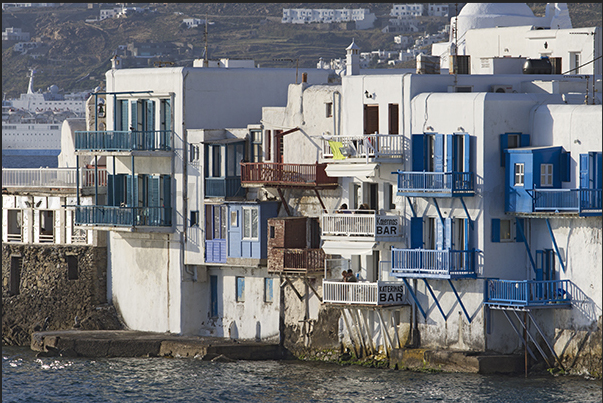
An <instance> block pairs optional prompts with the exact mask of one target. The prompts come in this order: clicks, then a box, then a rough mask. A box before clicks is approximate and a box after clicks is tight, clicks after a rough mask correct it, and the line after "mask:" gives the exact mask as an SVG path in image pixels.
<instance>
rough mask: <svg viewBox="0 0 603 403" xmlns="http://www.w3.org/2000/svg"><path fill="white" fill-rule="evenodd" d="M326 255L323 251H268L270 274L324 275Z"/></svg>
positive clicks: (281, 249)
mask: <svg viewBox="0 0 603 403" xmlns="http://www.w3.org/2000/svg"><path fill="white" fill-rule="evenodd" d="M326 256H327V255H326V254H325V253H324V251H323V250H322V249H284V248H270V249H269V250H268V272H269V273H297V274H313V273H322V271H323V270H324V262H325V258H326Z"/></svg>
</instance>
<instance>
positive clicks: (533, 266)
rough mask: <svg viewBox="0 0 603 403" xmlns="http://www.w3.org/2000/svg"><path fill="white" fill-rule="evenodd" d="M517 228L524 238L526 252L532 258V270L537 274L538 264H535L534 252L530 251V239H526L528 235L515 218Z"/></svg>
mask: <svg viewBox="0 0 603 403" xmlns="http://www.w3.org/2000/svg"><path fill="white" fill-rule="evenodd" d="M515 228H517V229H518V230H519V233H520V235H521V237H522V238H523V243H524V245H525V246H526V250H527V251H528V257H529V258H530V263H531V264H532V270H534V273H536V263H534V258H533V257H532V251H530V245H528V239H527V238H526V234H524V232H523V229H522V228H521V225H519V220H518V218H517V217H515Z"/></svg>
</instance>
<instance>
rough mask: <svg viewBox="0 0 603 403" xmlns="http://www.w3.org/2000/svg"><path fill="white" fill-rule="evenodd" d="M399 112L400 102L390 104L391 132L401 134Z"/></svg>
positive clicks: (389, 121) (389, 119)
mask: <svg viewBox="0 0 603 403" xmlns="http://www.w3.org/2000/svg"><path fill="white" fill-rule="evenodd" d="M398 112H399V108H398V104H389V105H388V125H389V134H400V128H399V126H400V125H399V118H398Z"/></svg>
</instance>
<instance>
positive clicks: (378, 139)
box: [322, 134, 404, 159]
mask: <svg viewBox="0 0 603 403" xmlns="http://www.w3.org/2000/svg"><path fill="white" fill-rule="evenodd" d="M338 143H341V146H340V147H339V150H333V149H332V148H331V147H336V146H339V144H338ZM339 153H341V155H343V156H344V157H345V158H399V157H402V155H403V154H404V136H402V135H400V134H366V135H364V136H331V137H329V138H328V139H323V141H322V156H323V158H329V159H331V158H334V157H336V156H338V155H339Z"/></svg>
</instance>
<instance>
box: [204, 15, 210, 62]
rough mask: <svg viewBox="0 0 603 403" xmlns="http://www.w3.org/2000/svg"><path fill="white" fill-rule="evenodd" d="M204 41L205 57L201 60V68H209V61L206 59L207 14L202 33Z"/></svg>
mask: <svg viewBox="0 0 603 403" xmlns="http://www.w3.org/2000/svg"><path fill="white" fill-rule="evenodd" d="M203 37H204V39H205V52H204V53H205V57H204V58H203V67H209V60H208V58H207V12H206V13H205V31H204V33H203Z"/></svg>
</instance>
